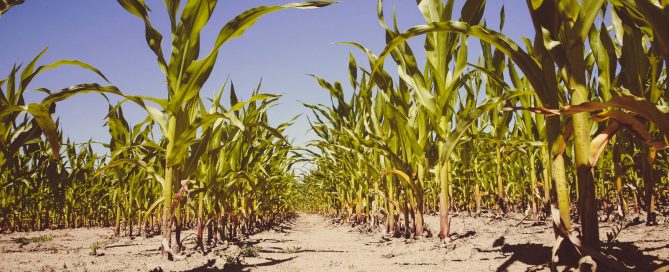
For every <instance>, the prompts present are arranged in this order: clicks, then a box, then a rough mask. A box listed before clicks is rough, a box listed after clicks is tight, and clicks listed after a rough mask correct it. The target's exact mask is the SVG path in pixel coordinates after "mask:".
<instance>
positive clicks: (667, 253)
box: [0, 214, 669, 272]
mask: <svg viewBox="0 0 669 272" xmlns="http://www.w3.org/2000/svg"><path fill="white" fill-rule="evenodd" d="M522 219H523V216H522V215H517V214H516V215H510V217H509V218H504V219H496V218H493V217H485V216H484V217H478V218H473V217H468V216H462V217H460V216H458V217H453V218H452V223H451V229H452V232H453V233H454V237H456V238H455V239H454V240H453V241H451V242H450V243H449V244H448V245H444V244H441V243H440V242H439V239H438V238H436V237H431V238H419V239H402V238H393V239H388V238H385V237H384V236H383V235H382V234H381V233H380V232H373V233H361V232H360V231H359V230H358V229H357V228H354V227H350V226H348V225H339V224H333V223H331V222H330V221H329V220H328V219H326V218H324V217H322V216H319V215H310V214H299V216H298V217H297V218H295V219H293V220H292V221H290V222H284V223H283V224H281V225H279V226H275V227H273V228H272V229H270V230H267V231H263V232H261V233H258V234H256V235H252V236H251V237H249V238H248V239H245V240H244V241H242V242H241V244H238V245H233V244H227V243H226V244H221V245H218V246H217V247H215V248H213V249H211V250H209V251H207V252H206V253H205V254H203V253H201V252H196V251H194V250H193V248H194V239H193V237H194V236H193V235H194V233H193V230H189V231H186V232H185V233H184V236H183V237H184V238H185V240H184V245H185V246H186V248H187V250H185V251H184V253H183V255H181V256H180V258H179V259H177V260H175V261H167V260H166V258H165V257H164V256H163V255H162V254H160V250H159V249H158V245H159V239H160V237H157V236H156V237H152V238H143V237H137V238H134V239H130V238H127V237H122V238H116V239H110V238H109V237H110V236H111V234H112V233H113V232H112V230H111V229H110V228H92V229H68V230H49V231H41V232H31V233H12V234H0V271H277V272H278V271H281V272H284V271H287V272H293V271H384V272H385V271H549V269H548V260H549V258H550V254H551V247H552V245H553V242H554V240H553V231H552V230H551V228H550V227H549V226H547V225H545V224H533V223H532V222H528V221H523V220H522ZM437 220H438V218H437V217H436V216H427V217H426V227H427V229H431V230H433V231H434V230H437V227H438V221H437ZM614 225H615V223H600V227H601V228H600V235H601V237H602V239H603V240H604V239H606V238H605V237H606V233H607V232H610V231H611V229H612V227H613V226H614ZM666 227H667V223H666V222H664V220H663V223H662V224H660V225H659V226H653V227H648V226H644V225H643V224H636V225H632V226H629V227H626V228H625V229H624V230H623V231H621V232H620V233H619V235H618V236H617V237H616V239H615V240H616V242H615V243H613V244H611V245H610V246H611V247H610V248H609V249H607V252H609V253H613V254H615V255H616V256H617V257H618V258H619V259H620V260H621V261H623V262H625V263H626V264H628V265H630V266H633V267H635V271H652V268H656V267H658V266H660V265H661V264H664V265H669V235H668V234H669V233H668V232H667V228H666ZM42 236H49V237H51V238H50V239H48V240H47V241H39V242H37V241H34V242H30V243H28V244H20V243H18V242H17V241H18V240H19V239H34V238H36V237H42ZM604 245H605V246H606V244H605V243H604ZM94 248H95V249H97V250H96V251H97V253H96V254H93V249H94ZM235 260H237V261H235ZM598 271H604V270H598Z"/></svg>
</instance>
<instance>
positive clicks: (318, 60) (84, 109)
mask: <svg viewBox="0 0 669 272" xmlns="http://www.w3.org/2000/svg"><path fill="white" fill-rule="evenodd" d="M146 2H147V4H148V5H149V7H151V9H152V10H153V12H152V13H151V15H150V16H151V18H152V20H153V21H154V22H155V25H156V26H157V27H158V28H159V30H161V32H163V36H165V37H166V39H167V38H168V37H169V36H170V35H169V34H166V33H168V31H169V26H168V24H169V22H168V21H167V15H166V12H165V10H164V6H163V1H156V0H147V1H146ZM218 2H219V3H218V6H217V7H216V10H215V12H214V16H213V18H212V20H211V22H210V23H209V24H208V26H207V27H206V28H205V29H204V31H203V34H202V37H203V39H202V46H203V50H201V52H202V53H201V55H204V52H208V49H209V48H211V45H212V43H213V41H214V39H215V36H216V34H217V33H218V30H219V29H220V27H222V26H223V25H224V24H225V23H226V22H227V21H228V20H230V19H232V18H233V17H234V16H235V15H237V14H239V13H241V12H243V11H244V10H246V9H249V8H252V7H255V6H259V5H277V4H283V3H288V2H290V1H283V0H282V1H279V0H225V1H218ZM463 2H464V1H456V8H455V9H454V14H456V15H455V16H454V17H456V18H457V17H458V16H457V15H459V10H460V7H461V6H462V3H463ZM393 4H395V5H396V9H397V18H398V24H399V28H400V29H401V30H405V29H407V28H409V27H411V26H414V25H419V24H424V21H423V18H422V16H421V14H420V12H419V10H418V8H417V6H416V4H415V1H413V0H395V1H394V2H392V1H386V2H385V7H386V19H389V18H391V15H390V14H391V10H392V9H391V6H392V5H393ZM502 5H505V11H506V26H505V28H504V31H503V32H504V33H505V34H506V35H508V36H510V37H511V38H513V39H514V40H516V41H520V39H519V38H520V37H521V35H524V36H530V37H531V36H532V33H533V30H532V29H531V22H530V18H529V13H528V12H527V10H526V9H527V7H526V4H525V2H524V1H518V0H507V1H488V4H487V6H486V11H485V15H484V19H485V20H486V22H487V24H488V26H490V27H491V28H493V29H497V27H498V24H499V12H500V9H501V6H502ZM0 37H2V41H0V77H3V78H4V77H5V76H6V75H7V74H8V73H9V71H10V70H11V68H12V65H14V64H15V63H17V64H20V63H27V62H29V61H30V60H31V59H32V58H33V57H34V56H35V55H36V54H38V53H39V52H40V51H41V50H42V49H44V48H47V47H48V48H49V50H48V52H47V54H46V55H45V56H44V57H43V58H42V61H41V62H40V63H42V64H46V63H49V62H52V61H55V60H58V59H78V60H82V61H85V62H87V63H89V64H91V65H93V66H95V67H97V68H99V69H100V70H101V71H102V72H103V73H104V74H105V75H106V76H107V77H108V78H109V79H110V81H111V83H112V84H114V85H116V86H118V87H119V88H120V89H121V90H122V91H123V92H125V93H128V94H134V95H143V96H155V97H166V95H167V91H166V89H165V86H164V78H163V77H162V74H161V72H160V70H159V68H158V66H157V64H156V62H155V57H154V56H153V53H152V52H151V51H150V50H149V48H148V47H147V46H146V43H145V39H144V27H143V24H142V23H141V22H140V21H139V20H138V19H137V18H136V17H134V16H131V15H130V14H129V13H127V12H126V11H125V10H123V9H122V8H121V7H120V6H119V4H118V3H117V2H116V1H112V0H105V1H102V0H95V1H92V0H67V1H65V0H61V1H53V0H29V1H26V3H25V4H22V5H19V6H16V7H15V8H13V9H12V10H10V11H9V12H8V13H6V14H4V15H3V16H2V17H0ZM341 41H354V42H358V43H361V44H363V45H365V46H366V47H368V48H369V49H371V50H372V51H374V52H376V53H378V52H380V51H381V50H382V49H383V46H384V45H385V35H384V31H383V29H382V28H381V26H380V25H379V23H378V21H377V18H376V1H375V0H340V1H339V3H337V4H335V5H332V6H329V7H326V8H321V9H310V10H284V11H279V12H276V13H273V14H269V15H267V16H265V17H263V18H261V19H260V20H259V22H258V23H257V24H256V25H255V26H254V27H253V28H252V29H249V30H248V31H246V33H245V35H243V36H242V37H241V38H238V39H235V40H233V41H231V42H229V43H228V44H226V45H224V46H223V48H222V50H221V53H220V54H219V57H218V61H217V63H216V68H215V69H214V71H213V73H212V76H211V78H210V80H209V81H208V83H207V84H206V85H205V86H204V88H203V90H202V92H201V95H202V96H204V97H211V96H212V95H213V93H214V92H215V91H217V90H218V89H219V88H220V86H221V85H222V84H223V82H224V81H225V79H226V78H227V77H229V78H230V79H231V80H232V81H233V82H234V84H235V89H236V91H237V94H238V96H240V98H241V99H245V98H248V97H249V96H250V93H251V91H252V90H253V89H254V88H255V86H256V85H257V84H258V82H259V81H260V79H262V81H263V85H262V88H261V91H262V92H267V93H280V94H283V97H282V98H281V100H280V103H279V105H277V106H276V107H274V108H273V109H272V110H271V112H270V121H271V122H273V123H274V124H276V123H280V122H284V121H287V120H290V119H291V118H292V117H293V116H295V115H298V114H302V113H307V111H306V110H305V108H304V107H302V106H301V103H300V102H299V101H304V102H308V103H323V104H329V103H330V99H329V95H328V93H327V91H325V90H323V89H321V88H320V87H319V86H318V84H317V83H316V82H315V80H314V79H312V78H311V77H309V76H307V74H315V75H317V76H320V77H323V78H325V79H326V80H329V81H335V80H340V81H342V82H344V83H346V82H348V68H347V66H348V54H349V52H353V53H354V55H355V56H356V57H357V59H358V64H366V63H367V62H366V58H365V57H364V56H363V55H362V54H360V53H359V52H357V51H356V50H357V49H353V48H352V47H349V46H345V45H338V44H335V43H336V42H341ZM422 41H423V39H422V38H416V39H415V40H414V41H412V44H413V45H415V46H413V50H414V52H415V53H416V54H417V55H418V54H420V52H422V50H421V49H422ZM470 41H471V42H470V49H469V51H470V52H469V53H470V59H471V60H475V59H476V58H477V57H478V54H479V51H478V50H479V49H478V46H477V45H476V44H478V41H475V40H472V39H470ZM168 42H169V40H166V41H164V43H168ZM164 46H166V48H167V49H169V44H164ZM387 69H388V70H392V68H390V67H387ZM84 82H99V83H104V82H102V80H101V79H100V78H98V77H97V76H95V75H93V74H92V73H90V72H87V71H83V70H81V69H76V68H64V69H58V70H53V71H49V72H47V73H44V74H42V76H41V77H40V78H39V79H38V80H35V81H34V82H33V83H32V85H31V89H36V88H41V87H45V88H48V89H51V90H58V89H61V88H65V87H68V86H71V85H74V84H78V83H84ZM343 85H344V86H348V84H343ZM348 91H349V94H350V90H348ZM226 94H227V90H226ZM224 96H225V97H226V98H227V95H224ZM41 97H42V94H41V93H38V92H35V91H29V92H28V93H27V99H28V100H29V101H38V100H39V99H41ZM226 103H227V102H226ZM124 110H125V113H126V117H127V118H128V119H129V121H130V123H131V125H132V124H134V123H137V122H139V121H141V120H143V119H144V117H145V116H146V115H145V113H144V112H143V110H141V109H139V108H138V107H135V106H133V105H130V104H127V106H124ZM106 111H107V102H106V100H105V99H104V98H102V97H101V96H99V95H97V94H84V95H80V96H76V97H74V98H72V99H70V100H67V101H64V102H61V103H59V104H58V107H57V113H56V115H57V116H58V117H59V118H60V122H61V128H62V129H63V131H64V135H65V137H70V138H72V139H73V140H75V141H76V142H82V141H87V140H88V139H93V140H96V141H103V142H107V141H108V140H109V136H108V132H107V129H106V128H105V127H104V126H103V125H104V116H105V114H106ZM308 128H309V125H308V122H307V119H306V117H305V116H304V115H303V116H302V117H300V118H299V119H298V121H297V122H296V123H295V125H293V126H292V127H291V128H289V129H288V130H287V133H288V136H289V138H291V139H293V140H294V144H296V145H303V144H305V143H306V142H307V141H308V140H310V139H313V137H314V135H313V133H310V132H308Z"/></svg>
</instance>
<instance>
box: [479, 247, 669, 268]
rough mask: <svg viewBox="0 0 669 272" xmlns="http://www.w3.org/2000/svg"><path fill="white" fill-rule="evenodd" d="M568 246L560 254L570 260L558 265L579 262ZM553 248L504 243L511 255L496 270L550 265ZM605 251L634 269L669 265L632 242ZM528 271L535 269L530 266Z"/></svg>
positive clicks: (666, 261) (505, 248)
mask: <svg viewBox="0 0 669 272" xmlns="http://www.w3.org/2000/svg"><path fill="white" fill-rule="evenodd" d="M566 248H568V247H563V248H561V249H560V250H559V251H558V255H559V256H562V259H563V260H568V261H565V262H559V263H558V265H567V264H576V263H577V262H578V259H579V256H578V255H577V254H576V252H574V251H573V250H569V249H566ZM664 248H669V245H665V246H661V247H655V248H649V249H646V250H645V251H647V252H648V251H654V250H659V249H664ZM551 250H552V249H551V247H549V246H545V245H540V244H532V243H527V244H516V245H509V244H504V245H503V246H502V248H501V251H502V252H503V253H505V254H511V257H510V258H509V259H508V260H506V261H505V262H504V263H502V264H501V265H500V266H499V267H497V270H496V271H498V272H502V271H509V267H510V266H511V265H512V264H513V263H515V262H522V263H524V264H526V265H529V266H532V267H534V268H536V269H542V268H545V267H548V266H549V265H550V263H549V261H550V258H551ZM492 251H495V250H492ZM482 252H483V251H482ZM605 253H607V254H609V255H612V256H613V257H615V258H616V259H618V260H619V261H620V262H622V263H624V264H625V265H627V266H629V267H631V268H632V269H634V271H654V270H655V269H657V268H659V267H662V266H665V265H669V260H664V261H663V260H660V259H659V258H657V257H656V256H651V255H644V254H643V252H642V251H641V250H640V249H639V248H638V247H637V246H635V245H634V244H633V243H631V242H622V243H621V242H618V243H614V244H612V249H610V250H608V251H606V252H605ZM600 266H601V264H600ZM602 267H603V268H602V269H606V267H604V266H602ZM527 271H534V270H533V269H532V268H529V269H528V270H527ZM602 271H604V270H602Z"/></svg>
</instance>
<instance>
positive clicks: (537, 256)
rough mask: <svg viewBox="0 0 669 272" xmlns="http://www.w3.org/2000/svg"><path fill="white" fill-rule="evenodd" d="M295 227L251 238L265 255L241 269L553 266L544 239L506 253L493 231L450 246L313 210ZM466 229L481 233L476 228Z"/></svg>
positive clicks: (536, 268) (510, 268) (537, 268)
mask: <svg viewBox="0 0 669 272" xmlns="http://www.w3.org/2000/svg"><path fill="white" fill-rule="evenodd" d="M429 219H431V220H428V222H427V223H428V226H429V225H431V223H432V225H436V223H437V222H436V220H435V219H436V218H429ZM430 221H434V222H430ZM463 223H464V221H463ZM289 227H290V229H286V230H284V232H281V231H269V232H263V233H260V234H258V235H255V236H252V237H251V239H250V240H249V242H250V244H253V245H254V246H256V247H260V251H259V256H258V257H257V258H246V259H245V262H246V265H245V266H244V267H243V268H241V269H238V270H240V271H444V269H447V270H450V271H467V270H471V269H474V270H471V271H507V270H508V271H526V270H530V271H542V270H545V269H546V268H547V266H546V265H545V263H544V262H543V261H541V260H542V259H543V260H548V256H547V254H550V251H549V249H548V248H547V247H545V248H544V247H543V246H540V245H538V244H528V245H523V246H520V247H517V248H509V249H508V252H506V253H505V252H504V251H507V250H506V249H505V250H504V251H503V250H502V249H501V248H497V249H493V248H492V247H493V244H494V240H495V238H493V236H491V237H490V239H480V241H474V240H470V241H469V242H466V241H468V240H469V239H468V238H467V237H463V238H462V239H460V241H458V242H454V243H453V244H451V245H449V246H447V247H444V246H443V245H441V244H440V243H438V239H436V238H431V239H425V238H424V239H418V240H416V239H384V238H382V237H381V235H379V234H378V233H377V234H361V233H360V232H359V231H358V230H357V229H356V228H351V227H348V226H337V225H333V224H331V223H329V222H328V221H327V220H326V219H325V218H323V217H321V216H317V215H309V214H300V216H299V217H298V218H297V219H296V220H295V221H294V222H292V224H291V225H290V226H289ZM456 228H457V227H456ZM462 234H463V236H466V235H470V236H472V237H473V236H476V234H475V232H473V231H470V232H468V231H463V232H462ZM535 234H537V235H539V236H542V237H541V238H544V237H543V236H545V234H549V233H545V232H544V231H542V230H539V231H538V232H537V233H535ZM549 235H550V234H549ZM479 236H480V237H479V238H484V237H483V236H481V235H479ZM548 238H550V236H548ZM542 240H543V239H542ZM296 249H297V250H296ZM292 251H296V252H292ZM516 253H517V254H516Z"/></svg>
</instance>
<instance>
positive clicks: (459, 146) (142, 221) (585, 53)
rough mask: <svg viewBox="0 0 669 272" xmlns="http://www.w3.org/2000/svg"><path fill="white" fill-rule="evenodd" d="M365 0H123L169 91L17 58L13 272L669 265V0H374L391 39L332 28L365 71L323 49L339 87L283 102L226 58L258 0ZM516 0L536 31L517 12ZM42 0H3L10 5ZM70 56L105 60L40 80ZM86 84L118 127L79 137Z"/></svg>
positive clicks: (2, 159) (4, 93) (4, 121)
mask: <svg viewBox="0 0 669 272" xmlns="http://www.w3.org/2000/svg"><path fill="white" fill-rule="evenodd" d="M350 1H352V0H344V2H349V3H336V2H332V1H307V2H299V3H285V2H282V1H265V2H274V3H272V4H270V5H266V6H263V5H260V3H259V4H258V5H257V6H256V7H253V8H251V9H248V10H246V11H244V12H242V13H240V14H236V15H235V16H233V18H232V19H230V20H229V21H227V23H225V24H223V25H222V26H220V25H214V24H211V21H212V19H214V18H213V17H214V16H215V13H214V10H215V8H216V7H217V5H220V6H223V7H219V9H220V8H223V9H225V8H226V7H225V6H226V4H227V3H217V1H203V0H185V1H181V0H164V1H146V2H145V1H144V0H117V2H118V3H117V7H118V8H119V9H122V10H123V11H124V12H125V14H126V15H127V16H126V17H123V18H114V20H128V21H131V22H132V24H133V25H134V26H135V27H136V28H138V29H141V30H142V31H143V32H142V33H143V38H144V39H145V41H144V40H143V41H141V42H143V43H144V44H145V46H146V47H145V48H144V49H145V50H144V52H145V56H143V57H144V58H146V59H150V60H152V61H153V65H154V68H155V70H156V71H159V72H160V76H161V79H162V81H161V86H162V88H161V90H162V91H161V92H162V93H163V95H162V96H159V97H154V96H148V95H145V94H143V93H142V92H141V91H134V90H135V89H132V90H126V89H124V88H121V87H119V86H117V85H115V83H114V80H111V79H110V78H108V77H107V74H106V73H105V71H104V69H100V68H98V67H97V66H95V65H93V64H91V63H88V62H85V61H81V60H74V59H68V56H56V57H64V59H60V60H55V61H51V62H48V61H45V60H44V59H45V58H49V57H46V56H49V51H48V50H47V49H44V50H43V51H41V52H34V56H35V57H34V58H32V59H27V60H21V59H17V60H11V61H12V62H14V63H16V64H15V65H14V66H13V67H0V68H1V69H5V70H2V71H9V72H8V74H6V76H5V77H4V78H2V79H0V120H1V122H0V271H34V270H41V271H90V270H93V271H390V270H408V271H442V270H450V271H464V270H474V271H491V270H494V271H669V247H668V246H667V244H669V232H667V226H669V221H667V217H668V216H669V152H668V151H667V150H669V91H668V80H667V69H668V66H669V29H668V28H667V26H669V1H666V0H588V1H585V0H584V1H577V0H563V1H559V0H527V1H526V2H525V3H522V2H518V1H511V2H506V3H503V5H502V8H501V10H491V9H490V8H489V7H490V5H492V4H495V3H490V1H488V2H486V1H485V0H457V1H456V0H416V4H415V5H414V7H415V9H414V10H411V11H403V12H412V13H415V14H417V16H420V17H419V18H421V19H422V20H423V22H422V23H421V24H418V25H415V26H412V27H409V28H404V27H401V26H400V25H399V24H398V21H401V20H402V19H403V18H402V17H401V16H400V15H399V14H398V12H396V10H395V8H394V6H393V5H394V4H393V3H391V1H383V0H377V1H371V0H366V1H359V2H356V3H355V5H363V3H364V5H370V4H372V5H375V9H376V13H375V14H374V13H371V14H366V15H365V16H369V17H372V18H374V20H375V21H377V22H378V24H379V25H380V27H377V32H378V33H374V34H379V35H383V36H384V37H385V39H384V40H382V41H379V42H381V43H382V45H383V46H382V49H381V50H373V49H370V48H373V47H370V46H368V45H366V44H363V43H360V42H358V41H337V42H338V43H337V44H336V45H330V46H337V47H338V48H344V49H346V50H348V52H350V53H348V55H349V57H348V58H347V59H342V60H341V64H342V65H341V68H342V69H343V70H344V72H345V73H346V74H348V77H347V78H331V76H329V75H315V74H310V73H309V71H305V73H306V74H308V75H307V76H308V77H310V79H311V80H312V81H311V82H312V85H311V87H312V89H313V92H315V93H316V92H317V93H319V94H324V95H326V96H327V97H328V98H327V101H325V102H324V101H319V100H317V99H313V98H310V97H303V98H301V99H300V101H299V103H301V105H302V108H301V109H300V110H301V111H302V112H304V114H303V115H302V116H300V115H298V116H287V115H285V114H283V115H282V114H278V116H279V117H278V118H282V119H281V121H280V122H278V123H277V122H274V121H271V120H276V118H277V117H276V115H277V111H276V109H274V108H275V107H277V106H279V105H281V103H282V101H284V98H283V97H282V96H284V95H282V94H278V93H274V92H265V91H264V90H265V89H266V88H265V87H264V85H263V83H262V82H261V83H258V84H257V87H255V88H253V89H252V90H240V89H239V88H237V89H236V88H235V84H234V83H233V80H234V78H232V79H230V78H229V79H226V80H225V81H223V82H214V81H215V80H212V79H213V78H215V77H213V76H214V75H215V74H216V72H217V71H218V70H214V67H215V66H217V65H216V64H217V63H218V66H225V65H226V64H225V59H224V58H221V57H220V55H221V54H222V52H223V51H225V50H226V49H225V48H224V46H225V45H226V44H228V43H233V41H237V40H243V39H244V38H245V37H244V34H245V32H246V31H247V30H249V29H252V28H253V27H254V26H255V25H256V24H257V25H262V24H263V19H262V18H263V17H271V16H274V15H273V14H274V13H277V14H279V13H284V12H288V10H296V11H295V13H291V14H294V17H291V20H300V19H299V18H298V17H299V16H301V15H306V14H308V13H310V12H314V11H315V10H317V11H319V12H326V13H327V12H329V10H333V9H335V8H337V6H338V5H343V4H350ZM221 2H223V1H221ZM258 2H261V1H258ZM279 2H280V3H279ZM404 4H406V3H404ZM504 4H506V5H514V6H517V5H522V7H521V9H522V10H523V12H524V13H525V14H529V17H528V18H530V19H529V20H528V21H527V22H525V24H526V25H527V26H529V27H530V28H531V29H532V30H534V32H533V33H523V35H524V37H522V38H520V39H514V38H511V37H510V36H508V35H507V34H505V33H508V29H510V28H514V27H518V26H514V25H509V24H507V23H506V16H507V15H506V14H505V8H504ZM33 5H35V6H37V5H38V3H37V1H12V0H2V1H0V26H2V25H3V24H5V23H6V21H3V20H2V18H3V17H6V16H9V15H10V14H11V13H12V12H15V11H18V10H20V9H30V8H31V6H33ZM231 5H232V4H231ZM254 5H255V4H254ZM411 5H413V4H411ZM389 10H392V12H389ZM493 13H495V14H494V18H495V20H492V19H491V18H493V17H491V16H493V15H491V14H493ZM356 16H357V15H356ZM345 19H346V18H340V20H345ZM160 20H163V21H160ZM492 21H495V23H497V24H496V25H490V24H489V23H490V22H492ZM158 25H161V26H162V25H165V26H166V27H158ZM6 27H12V26H11V25H8V26H6ZM211 28H214V29H215V33H217V34H216V35H215V36H213V37H209V36H208V35H204V31H205V30H206V29H211ZM62 31H63V32H65V31H66V30H62ZM285 31H287V32H290V29H287V30H285ZM322 31H328V30H326V29H323V30H322ZM206 33H209V32H206ZM293 34H294V35H295V36H299V35H300V33H293ZM293 34H291V35H293ZM304 38H306V37H304ZM36 39H39V37H37V38H36ZM295 41H296V42H295V45H294V46H296V47H299V46H300V44H299V41H300V40H299V39H296V40H295ZM268 42H269V41H268ZM0 43H2V44H4V45H5V46H6V47H4V49H0V50H10V51H11V50H15V51H20V50H21V49H20V48H14V47H12V39H3V40H2V41H0ZM72 46H76V45H72ZM146 49H148V50H146ZM249 50H251V49H249ZM100 54H106V53H105V52H100ZM361 56H362V57H361ZM263 61H267V62H271V61H272V60H271V59H268V60H263ZM314 61H315V62H316V63H317V62H318V60H314ZM156 64H157V65H156ZM286 65H290V64H286ZM63 69H65V70H66V69H70V70H72V69H74V70H77V71H82V72H83V73H86V74H87V75H88V77H87V78H94V80H92V81H90V82H76V83H75V84H73V85H71V86H70V87H66V88H62V89H58V88H57V87H54V86H40V85H38V84H36V83H35V82H37V83H41V82H45V81H41V79H42V78H48V77H49V76H50V75H49V74H48V73H45V72H47V71H49V70H63ZM231 69H233V70H234V69H235V67H231ZM254 76H255V75H254ZM257 76H258V77H260V76H262V75H257ZM36 79H37V80H36ZM34 80H35V82H33V81H34ZM285 80H288V81H289V80H290V79H285ZM31 83H33V84H31ZM207 84H215V85H217V86H220V87H218V88H216V89H217V91H216V92H214V93H213V95H211V96H210V95H208V92H205V91H203V90H206V89H207V88H209V87H207V86H209V85H207ZM140 89H141V88H140ZM288 91H290V90H288ZM32 93H39V94H40V95H41V96H39V97H40V99H33V98H35V97H36V96H34V95H32ZM80 96H101V97H103V98H104V99H105V101H106V102H107V105H104V104H101V105H98V106H99V107H98V108H99V109H101V111H104V114H105V117H104V119H103V120H99V124H100V125H103V126H104V128H105V130H106V131H107V132H108V140H105V141H99V139H91V140H89V141H83V142H82V141H75V140H73V139H70V138H69V137H67V136H66V135H69V134H67V131H64V130H63V128H62V126H61V120H60V118H58V117H57V114H58V113H59V111H62V109H61V106H60V105H62V104H63V103H65V101H69V100H71V99H73V97H80ZM105 106H106V107H105ZM129 108H138V109H139V110H140V112H141V113H142V118H141V119H142V120H141V121H139V122H134V121H132V120H133V119H132V118H127V117H128V109H129ZM124 109H125V112H124ZM75 110H76V109H75ZM82 114H83V112H82ZM300 118H304V119H306V120H307V122H308V125H307V127H306V130H308V133H312V135H313V137H312V138H311V139H310V140H309V141H307V142H305V143H304V144H301V143H295V141H294V140H293V139H292V138H291V137H292V135H291V134H290V133H289V132H288V131H289V130H290V129H291V127H295V123H296V122H299V121H298V120H300ZM304 133H307V132H304Z"/></svg>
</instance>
